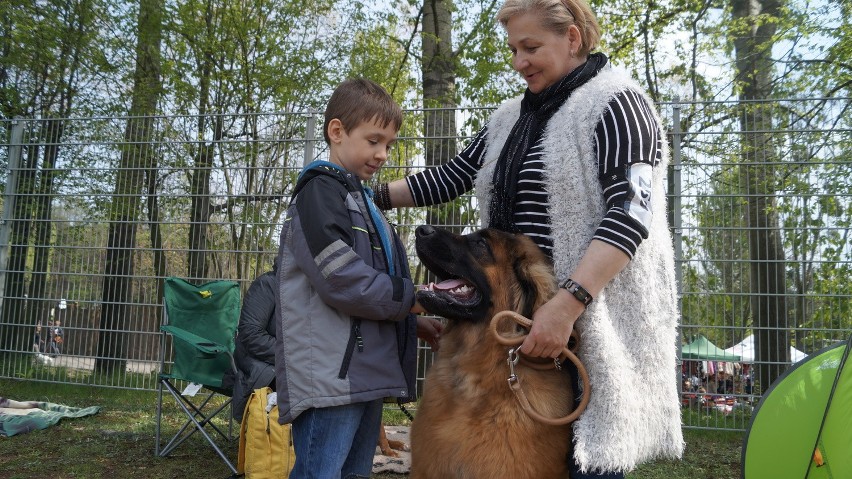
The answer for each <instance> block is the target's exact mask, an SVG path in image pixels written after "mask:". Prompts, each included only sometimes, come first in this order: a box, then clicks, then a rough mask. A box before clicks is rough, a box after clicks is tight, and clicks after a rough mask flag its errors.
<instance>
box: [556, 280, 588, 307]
mask: <svg viewBox="0 0 852 479" xmlns="http://www.w3.org/2000/svg"><path fill="white" fill-rule="evenodd" d="M559 287H560V288H564V289H566V290H568V292H569V293H571V294H572V295H574V297H575V298H577V300H578V301H580V302H581V303H583V305H584V306H588V305H590V304H592V300H593V299H594V298H592V295H591V294H589V292H588V291H586V288H584V287H582V286H580V285H579V284H578V283H577V282H576V281H574V280H573V279H571V278H568V279H567V280H565V282H564V283H562V284H560V285H559Z"/></svg>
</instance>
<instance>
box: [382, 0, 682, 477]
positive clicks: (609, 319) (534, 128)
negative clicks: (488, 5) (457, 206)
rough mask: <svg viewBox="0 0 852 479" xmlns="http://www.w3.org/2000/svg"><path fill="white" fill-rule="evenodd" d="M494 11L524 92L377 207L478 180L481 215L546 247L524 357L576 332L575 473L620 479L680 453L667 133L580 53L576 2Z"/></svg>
mask: <svg viewBox="0 0 852 479" xmlns="http://www.w3.org/2000/svg"><path fill="white" fill-rule="evenodd" d="M497 20H498V21H499V22H500V23H501V24H502V25H503V27H504V28H505V30H506V33H507V37H508V45H509V48H510V50H511V52H512V67H513V68H514V69H515V70H516V71H518V73H520V74H521V75H522V76H523V77H524V80H525V81H526V82H527V90H526V92H525V93H524V94H523V95H522V96H520V97H517V98H514V99H511V100H508V101H507V102H505V103H504V104H503V105H501V106H500V108H499V109H498V110H497V111H496V112H495V113H494V114H493V115H492V117H491V118H490V119H489V121H488V124H487V125H486V127H485V128H483V130H482V131H480V132H479V134H478V135H477V136H476V138H475V139H474V140H473V141H472V142H471V143H470V144H469V145H468V146H467V147H466V148H465V149H464V151H462V152H461V153H459V155H458V156H456V157H455V158H454V159H453V160H451V161H450V162H449V163H447V164H444V165H442V166H440V167H438V168H435V169H433V170H431V171H427V172H422V173H419V174H416V175H412V176H409V177H407V178H405V179H402V180H398V181H395V182H393V183H390V184H382V185H378V187H377V188H376V190H377V192H378V193H377V200H376V203H377V204H379V205H380V207H384V208H390V207H403V206H426V205H431V204H437V203H442V202H446V201H449V200H451V199H453V198H456V197H458V196H459V195H461V194H462V193H463V192H466V191H469V190H470V189H471V188H473V187H474V186H475V187H476V192H477V198H478V203H479V205H480V208H481V217H482V219H483V222H484V223H485V224H486V225H487V226H490V227H494V228H499V229H502V230H505V231H511V232H518V233H523V234H526V235H528V236H530V237H531V238H532V239H533V240H534V241H535V242H536V243H537V244H538V245H539V247H540V248H541V249H542V250H543V251H544V252H545V253H547V254H548V255H549V256H550V257H551V258H552V260H553V263H554V269H555V271H556V273H557V277H558V278H559V281H560V285H561V286H562V288H561V289H560V290H559V293H557V295H556V296H555V297H554V298H552V299H551V300H550V301H549V302H548V303H547V304H545V305H544V306H543V307H542V308H540V309H539V310H538V311H537V312H536V313H535V315H534V316H533V319H534V322H533V326H532V329H531V331H530V334H529V336H528V337H527V338H526V340H525V341H524V343H523V345H522V346H521V352H522V353H524V354H527V355H531V356H538V357H556V356H558V354H559V352H560V351H561V350H562V347H563V346H564V345H565V344H566V343H567V340H568V337H569V336H570V334H571V331H572V330H573V329H574V328H576V329H577V331H578V332H579V333H580V335H581V342H580V344H581V347H580V351H579V354H580V358H581V359H582V361H583V362H584V364H585V365H586V367H587V369H588V371H589V375H590V384H591V386H592V394H591V398H590V402H589V405H588V408H587V410H586V411H585V412H584V413H583V415H582V416H581V417H580V418H579V419H578V421H577V422H576V423H575V424H574V441H575V447H574V454H573V462H574V464H573V465H572V466H571V469H572V476H571V477H573V478H577V477H581V478H584V477H610V478H619V477H624V476H623V474H624V472H626V471H629V470H631V469H633V468H634V467H635V466H636V465H637V464H639V463H641V462H643V461H646V460H649V459H653V458H657V457H669V458H676V457H680V455H681V454H682V452H683V437H682V434H681V428H680V427H681V424H680V407H679V401H678V397H677V378H678V376H677V374H676V344H677V341H676V339H677V336H676V324H677V320H678V308H677V301H676V290H675V284H674V260H673V257H674V254H673V248H672V240H671V236H670V234H669V231H668V226H667V224H666V206H665V191H664V188H663V176H664V173H665V167H666V163H667V161H668V149H667V145H666V143H665V141H664V133H663V131H662V127H661V126H660V120H659V118H658V115H657V113H656V111H655V109H654V107H653V105H652V102H651V100H650V99H649V98H648V97H647V96H646V95H645V93H644V92H643V91H642V89H641V87H639V85H638V84H637V83H636V82H634V81H633V80H632V79H631V78H629V76H628V75H627V74H626V73H625V72H623V71H621V70H618V69H615V68H611V67H610V66H608V65H607V58H606V56H604V55H603V54H602V53H591V52H592V50H594V49H595V48H596V47H597V45H598V41H599V38H600V33H599V27H598V24H597V20H596V19H595V16H594V14H593V13H592V12H591V10H590V8H589V6H588V4H586V3H585V1H584V0H563V1H560V0H507V1H506V2H505V3H504V5H503V6H502V7H501V9H500V11H499V13H498V15H497Z"/></svg>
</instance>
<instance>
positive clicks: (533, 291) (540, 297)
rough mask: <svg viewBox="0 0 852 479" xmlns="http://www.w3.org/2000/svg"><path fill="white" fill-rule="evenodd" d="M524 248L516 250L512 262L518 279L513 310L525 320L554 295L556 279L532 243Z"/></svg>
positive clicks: (542, 255)
mask: <svg viewBox="0 0 852 479" xmlns="http://www.w3.org/2000/svg"><path fill="white" fill-rule="evenodd" d="M529 243H530V244H529V245H524V246H526V247H524V248H516V249H515V251H517V252H518V257H517V258H516V259H515V261H514V262H513V268H514V273H515V277H516V278H517V279H518V281H517V283H516V284H515V288H516V290H515V291H514V294H513V296H514V298H515V304H514V305H513V306H514V310H515V311H517V312H518V313H520V314H522V315H524V316H525V317H527V318H532V315H533V312H535V310H537V309H538V308H539V307H540V306H541V305H542V304H544V303H546V302H547V301H548V300H549V299H550V298H552V297H553V295H554V294H556V277H555V276H554V274H553V267H552V266H551V265H550V261H548V259H547V258H546V257H545V256H544V254H542V253H541V251H540V250H539V249H538V246H536V245H535V244H534V243H532V241H529Z"/></svg>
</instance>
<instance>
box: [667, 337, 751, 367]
mask: <svg viewBox="0 0 852 479" xmlns="http://www.w3.org/2000/svg"><path fill="white" fill-rule="evenodd" d="M680 354H681V357H682V358H683V359H688V360H692V361H729V362H737V361H739V360H740V357H739V356H738V355H736V354H731V353H729V352H726V351H725V350H724V349H722V348H720V347H718V346H716V345H715V344H713V343H711V342H710V340H709V339H707V338H705V337H704V336H703V335H700V334H699V335H698V337H697V338H695V340H694V341H692V342H691V343H689V344H687V345H684V346H681V348H680Z"/></svg>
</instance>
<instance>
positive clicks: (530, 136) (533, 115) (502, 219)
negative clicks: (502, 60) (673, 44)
mask: <svg viewBox="0 0 852 479" xmlns="http://www.w3.org/2000/svg"><path fill="white" fill-rule="evenodd" d="M606 62H607V58H606V55H604V54H603V53H593V54H591V55H589V58H588V59H587V60H586V63H584V64H582V65H581V66H579V67H578V68H575V69H574V70H573V71H572V72H571V73H569V74H568V75H566V76H564V77H563V78H562V79H561V80H559V81H558V82H556V83H554V84H553V85H550V86H549V87H547V88H545V89H544V90H543V91H541V92H540V93H538V94H536V93H532V92H531V91H530V90H529V88H527V91H526V92H525V93H524V98H523V100H521V115H520V118H518V121H517V122H516V123H515V126H514V127H512V132H511V133H510V134H509V138H507V139H506V143H505V144H504V145H503V150H502V151H501V152H500V158H499V159H498V160H497V165H496V167H495V168H494V177H493V179H492V181H493V184H494V194H493V196H492V197H491V206H490V208H489V213H490V215H489V218H488V225H489V226H490V227H492V228H497V229H500V230H503V231H508V232H511V233H517V232H518V230H517V227H516V226H515V223H514V221H513V216H514V214H515V194H516V193H517V190H518V171H520V169H521V164H523V162H524V158H525V157H526V155H527V152H528V151H529V149H530V147H531V146H533V145H535V144H536V142H538V140H539V139H540V138H541V134H542V132H544V127H545V126H546V125H547V122H548V121H549V120H550V118H551V117H552V116H553V114H554V113H556V111H557V110H558V109H559V107H561V106H562V104H563V103H565V100H567V99H568V97H569V96H571V93H572V92H573V91H574V90H576V89H577V88H579V87H580V86H582V85H583V84H585V83H586V82H587V81H589V79H591V78H592V77H594V76H595V75H597V73H598V72H599V71H600V70H601V68H603V66H604V65H606Z"/></svg>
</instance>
